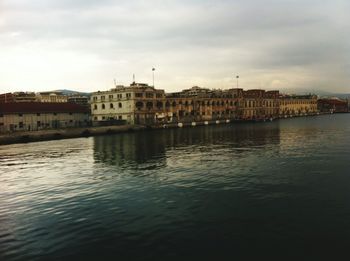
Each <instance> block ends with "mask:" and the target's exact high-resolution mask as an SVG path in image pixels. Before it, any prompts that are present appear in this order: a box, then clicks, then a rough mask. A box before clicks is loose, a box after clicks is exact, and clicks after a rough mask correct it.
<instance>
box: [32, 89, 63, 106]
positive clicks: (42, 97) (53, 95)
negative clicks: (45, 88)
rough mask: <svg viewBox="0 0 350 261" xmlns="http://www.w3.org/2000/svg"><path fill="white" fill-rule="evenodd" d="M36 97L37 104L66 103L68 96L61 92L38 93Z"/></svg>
mask: <svg viewBox="0 0 350 261" xmlns="http://www.w3.org/2000/svg"><path fill="white" fill-rule="evenodd" d="M37 97H38V101H39V102H55V103H60V102H68V96H67V95H65V94H63V93H62V92H55V91H53V92H39V93H38V94H37Z"/></svg>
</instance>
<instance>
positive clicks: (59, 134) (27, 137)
mask: <svg viewBox="0 0 350 261" xmlns="http://www.w3.org/2000/svg"><path fill="white" fill-rule="evenodd" d="M323 114H329V113H318V114H309V115H300V116H292V115H290V116H288V117H287V116H283V117H279V118H275V119H274V120H279V119H286V118H294V117H313V116H317V115H323ZM265 121H266V122H269V121H270V120H269V119H265V120H232V119H231V120H229V119H221V120H210V121H197V122H178V123H166V124H158V125H153V126H143V125H118V126H103V127H85V128H67V129H55V130H40V131H26V132H13V133H8V134H0V145H7V144H15V143H27V142H36V141H48V140H59V139H69V138H79V137H90V136H99V135H109V134H115V133H123V132H132V131H140V130H145V129H163V128H164V129H166V128H182V127H195V126H205V125H216V124H229V123H240V122H265Z"/></svg>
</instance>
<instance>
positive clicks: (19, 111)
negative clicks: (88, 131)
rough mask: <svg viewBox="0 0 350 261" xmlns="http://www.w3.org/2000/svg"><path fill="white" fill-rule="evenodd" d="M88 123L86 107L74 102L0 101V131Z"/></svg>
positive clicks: (74, 125) (61, 126)
mask: <svg viewBox="0 0 350 261" xmlns="http://www.w3.org/2000/svg"><path fill="white" fill-rule="evenodd" d="M88 124H89V113H88V109H87V108H86V107H83V106H80V105H78V104H74V103H42V102H11V103H0V132H13V131H34V130H42V129H56V128H68V127H82V126H87V125H88Z"/></svg>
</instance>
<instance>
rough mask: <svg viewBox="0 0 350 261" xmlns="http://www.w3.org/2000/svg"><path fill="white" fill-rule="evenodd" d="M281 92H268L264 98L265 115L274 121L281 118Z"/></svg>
mask: <svg viewBox="0 0 350 261" xmlns="http://www.w3.org/2000/svg"><path fill="white" fill-rule="evenodd" d="M279 96H280V93H279V91H266V92H265V93H264V98H263V108H264V115H265V117H267V118H270V119H274V118H277V117H278V116H279V108H280V100H279Z"/></svg>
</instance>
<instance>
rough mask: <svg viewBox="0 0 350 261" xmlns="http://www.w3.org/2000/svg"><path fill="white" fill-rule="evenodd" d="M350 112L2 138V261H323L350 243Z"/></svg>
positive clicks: (338, 252) (0, 220)
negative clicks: (12, 141) (40, 138)
mask: <svg viewBox="0 0 350 261" xmlns="http://www.w3.org/2000/svg"><path fill="white" fill-rule="evenodd" d="M349 134H350V115H349V114H342V115H325V116H319V117H313V118H312V117H307V118H296V119H288V120H281V121H275V122H271V123H270V122H269V123H257V124H253V123H246V124H236V125H234V124H231V125H219V126H203V127H195V128H184V129H169V130H159V131H145V132H138V133H127V134H118V135H113V136H103V137H94V138H80V139H70V140H61V141H49V142H38V143H28V144H17V145H10V146H0V260H194V259H201V260H223V259H225V260H233V259H236V260H237V259H238V260H242V259H252V258H254V259H257V258H259V259H261V258H266V257H269V258H275V259H279V260H286V259H289V258H290V259H291V260H295V259H298V260H312V259H314V260H319V259H320V258H324V257H328V258H332V257H333V259H334V258H336V259H339V257H341V256H342V254H344V253H347V250H346V249H347V247H348V243H350V158H349V154H350V135H349Z"/></svg>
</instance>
